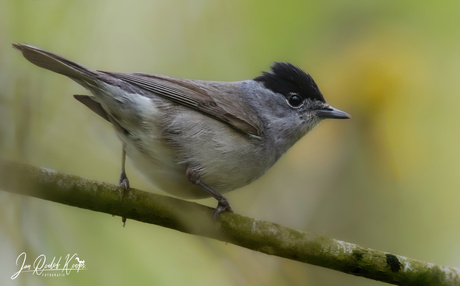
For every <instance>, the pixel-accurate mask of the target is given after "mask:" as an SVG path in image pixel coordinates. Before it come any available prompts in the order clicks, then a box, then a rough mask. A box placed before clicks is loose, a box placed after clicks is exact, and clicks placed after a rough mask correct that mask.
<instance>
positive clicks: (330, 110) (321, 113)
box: [316, 106, 351, 119]
mask: <svg viewBox="0 0 460 286" xmlns="http://www.w3.org/2000/svg"><path fill="white" fill-rule="evenodd" d="M316 115H317V116H318V117H320V118H334V119H349V118H351V116H350V115H349V114H348V113H346V112H343V111H341V110H338V109H335V108H334V107H332V106H328V107H325V108H323V109H320V110H317V111H316Z"/></svg>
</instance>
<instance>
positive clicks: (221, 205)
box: [186, 167, 233, 220]
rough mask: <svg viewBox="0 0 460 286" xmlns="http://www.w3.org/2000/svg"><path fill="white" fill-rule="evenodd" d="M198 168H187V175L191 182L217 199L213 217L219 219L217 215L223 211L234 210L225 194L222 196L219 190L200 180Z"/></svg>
mask: <svg viewBox="0 0 460 286" xmlns="http://www.w3.org/2000/svg"><path fill="white" fill-rule="evenodd" d="M197 169H198V168H193V167H189V168H187V172H186V175H187V178H188V179H189V180H190V182H192V183H194V184H195V185H197V186H200V187H202V188H203V189H204V190H205V191H206V192H208V193H209V194H210V195H211V196H212V197H213V198H215V199H216V200H217V207H216V209H215V210H214V213H213V215H212V217H213V219H214V220H217V217H218V216H219V214H220V213H222V212H226V211H228V212H233V209H232V207H231V206H230V203H229V202H228V200H227V199H226V198H225V197H224V196H222V195H221V194H220V193H219V192H217V191H215V190H214V189H212V188H211V187H210V186H208V185H206V184H205V183H203V182H201V181H200V174H199V171H198V170H197Z"/></svg>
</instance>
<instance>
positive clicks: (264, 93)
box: [13, 44, 350, 218]
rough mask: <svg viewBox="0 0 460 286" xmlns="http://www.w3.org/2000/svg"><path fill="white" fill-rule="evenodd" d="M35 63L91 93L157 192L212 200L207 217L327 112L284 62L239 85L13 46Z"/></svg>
mask: <svg viewBox="0 0 460 286" xmlns="http://www.w3.org/2000/svg"><path fill="white" fill-rule="evenodd" d="M13 47H14V48H16V49H18V50H20V51H21V52H22V54H23V55H24V57H25V58H26V59H28V60H29V61H30V62H32V63H34V64H35V65H37V66H39V67H42V68H45V69H48V70H51V71H54V72H56V73H60V74H62V75H65V76H67V77H69V78H71V79H72V80H74V81H75V82H77V83H78V84H80V85H82V86H83V87H85V88H86V89H87V90H89V91H90V92H91V93H92V94H93V96H87V95H75V98H76V99H77V100H78V101H80V102H81V103H83V104H84V105H86V106H87V107H89V108H90V109H91V110H92V111H94V112H95V113H96V114H98V115H99V116H101V117H102V118H104V119H105V120H107V121H109V122H110V123H112V124H113V126H114V128H115V131H116V133H117V135H118V137H119V138H120V140H121V141H122V143H123V152H122V168H121V169H122V172H121V175H120V184H121V185H123V186H124V188H125V189H128V188H129V181H128V178H127V176H126V173H125V156H126V155H128V157H130V158H131V160H132V161H133V163H134V165H135V166H136V167H137V168H138V169H139V171H141V172H142V173H143V174H144V175H145V176H146V177H147V178H148V179H149V180H150V181H151V182H152V183H153V184H154V185H155V186H156V187H158V188H159V189H161V190H164V191H166V192H169V193H171V194H173V195H176V196H179V197H184V198H204V197H209V196H212V197H214V198H215V199H216V200H217V201H218V205H217V207H216V209H215V211H214V218H217V216H218V215H219V214H220V213H221V212H223V211H231V210H232V209H231V207H230V204H229V203H228V201H227V199H226V198H225V197H224V196H222V193H226V192H229V191H232V190H234V189H237V188H240V187H243V186H245V185H247V184H249V183H251V182H253V181H254V180H256V179H257V178H259V177H260V176H262V175H263V174H264V173H265V172H266V171H267V170H268V169H269V168H270V167H271V166H273V164H275V162H276V161H277V160H278V159H279V158H280V157H281V155H283V154H284V153H285V152H286V151H287V150H288V149H289V148H290V147H291V146H292V145H293V144H294V143H296V142H297V141H298V140H299V139H300V138H302V137H303V136H304V135H305V134H307V133H308V132H309V131H310V130H312V129H313V128H314V127H315V126H316V125H317V124H318V123H320V122H321V121H322V120H323V119H325V118H335V119H345V118H350V115H348V114H347V113H345V112H343V111H340V110H338V109H335V108H333V107H331V106H330V105H329V104H327V103H326V101H325V100H324V97H323V95H322V94H321V92H320V91H319V89H318V86H317V85H316V83H315V82H314V81H313V78H312V77H311V76H310V75H309V74H307V73H305V72H304V71H303V70H301V69H300V68H298V67H296V66H294V65H292V64H289V63H280V62H277V63H274V64H273V66H272V67H271V72H264V73H262V75H260V76H258V77H256V78H254V79H251V80H244V81H237V82H218V81H202V80H189V79H181V78H174V77H169V76H163V75H152V74H144V73H115V72H104V71H98V70H91V69H87V68H85V67H83V66H81V65H79V64H77V63H74V62H72V61H69V60H67V59H65V58H63V57H61V56H58V55H56V54H53V53H50V52H47V51H45V50H42V49H40V48H37V47H33V46H30V45H26V44H13Z"/></svg>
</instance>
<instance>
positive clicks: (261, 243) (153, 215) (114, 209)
mask: <svg viewBox="0 0 460 286" xmlns="http://www.w3.org/2000/svg"><path fill="white" fill-rule="evenodd" d="M0 190H3V191H7V192H11V193H16V194H21V195H25V196H31V197H36V198H40V199H44V200H49V201H54V202H58V203H62V204H66V205H70V206H75V207H80V208H84V209H89V210H93V211H98V212H103V213H108V214H112V215H118V216H123V217H126V218H129V219H132V220H138V221H142V222H145V223H151V224H156V225H160V226H163V227H167V228H172V229H175V230H178V231H182V232H186V233H190V234H195V235H200V236H205V237H209V238H214V239H218V240H221V241H225V242H228V243H233V244H236V245H239V246H242V247H245V248H249V249H252V250H256V251H260V252H263V253H266V254H271V255H276V256H280V257H284V258H288V259H292V260H297V261H300V262H304V263H309V264H313V265H318V266H322V267H326V268H330V269H334V270H337V271H341V272H345V273H349V274H352V275H357V276H363V277H367V278H370V279H374V280H378V281H382V282H388V283H393V284H399V285H437V286H441V285H460V269H458V268H454V267H443V266H438V265H434V264H432V263H427V262H422V261H418V260H414V259H410V258H407V257H403V256H399V255H394V254H390V253H386V252H382V251H378V250H373V249H369V248H364V247H361V246H358V245H356V244H352V243H348V242H344V241H339V240H335V239H332V238H329V237H326V236H319V235H314V234H309V233H305V232H302V231H298V230H295V229H291V228H288V227H284V226H282V225H278V224H275V223H271V222H266V221H261V220H257V219H253V218H248V217H243V216H240V215H238V214H233V213H222V214H221V215H219V222H217V223H216V222H214V221H213V220H212V212H213V209H211V208H209V207H205V206H202V205H199V204H196V203H192V202H187V201H183V200H179V199H175V198H171V197H166V196H160V195H156V194H153V193H148V192H144V191H140V190H136V189H130V191H129V192H128V194H127V195H126V196H124V197H122V196H121V195H120V194H121V190H120V188H119V187H118V186H115V185H112V184H107V183H102V182H98V181H92V180H87V179H84V178H80V177H77V176H72V175H67V174H62V173H59V172H56V171H53V170H49V169H45V168H38V167H33V166H29V165H22V164H18V163H12V162H6V161H0Z"/></svg>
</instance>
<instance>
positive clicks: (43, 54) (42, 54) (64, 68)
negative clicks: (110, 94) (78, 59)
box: [13, 44, 96, 82]
mask: <svg viewBox="0 0 460 286" xmlns="http://www.w3.org/2000/svg"><path fill="white" fill-rule="evenodd" d="M13 47H14V48H15V49H17V50H19V51H21V52H22V54H23V55H24V57H25V58H26V59H27V60H29V61H30V62H31V63H33V64H35V65H37V66H39V67H42V68H45V69H47V70H50V71H53V72H56V73H59V74H62V75H65V76H68V77H70V78H72V79H73V80H75V81H77V82H81V80H82V79H83V80H90V79H91V78H94V76H95V74H96V72H95V71H92V70H90V69H87V68H85V67H83V66H81V65H79V64H77V63H75V62H72V61H69V60H67V59H65V58H63V57H61V56H58V55H56V54H53V53H50V52H47V51H45V50H42V49H40V48H37V47H34V46H31V45H27V44H13ZM91 81H92V80H91Z"/></svg>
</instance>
